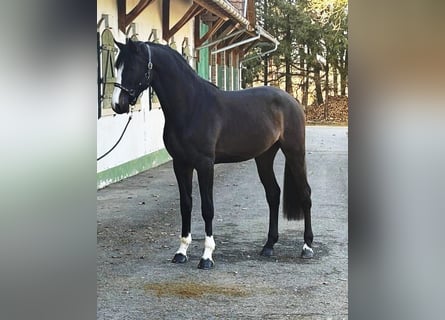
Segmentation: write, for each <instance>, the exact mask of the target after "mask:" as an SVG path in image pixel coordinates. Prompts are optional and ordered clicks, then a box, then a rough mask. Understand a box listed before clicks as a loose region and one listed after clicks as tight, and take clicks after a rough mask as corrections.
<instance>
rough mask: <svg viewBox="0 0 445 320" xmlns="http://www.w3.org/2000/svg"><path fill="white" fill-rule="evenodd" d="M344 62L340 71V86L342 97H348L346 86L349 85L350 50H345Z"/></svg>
mask: <svg viewBox="0 0 445 320" xmlns="http://www.w3.org/2000/svg"><path fill="white" fill-rule="evenodd" d="M344 57H345V58H344V60H343V61H342V69H341V70H340V76H341V80H340V86H341V95H342V96H345V95H346V86H347V83H348V79H347V77H348V50H347V49H346V50H345V55H344Z"/></svg>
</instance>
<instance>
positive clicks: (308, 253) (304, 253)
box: [301, 245, 314, 259]
mask: <svg viewBox="0 0 445 320" xmlns="http://www.w3.org/2000/svg"><path fill="white" fill-rule="evenodd" d="M301 257H302V258H303V259H312V258H313V257H314V250H312V248H310V247H309V246H306V245H304V247H303V250H301Z"/></svg>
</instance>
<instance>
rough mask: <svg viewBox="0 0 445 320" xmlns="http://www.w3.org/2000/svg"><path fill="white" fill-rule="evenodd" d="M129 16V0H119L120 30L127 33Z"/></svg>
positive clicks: (118, 22) (118, 19)
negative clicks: (126, 22) (126, 21)
mask: <svg viewBox="0 0 445 320" xmlns="http://www.w3.org/2000/svg"><path fill="white" fill-rule="evenodd" d="M126 18H127V0H117V24H118V27H119V30H120V31H122V32H123V33H125V29H126V28H127V25H126V24H125V19H126Z"/></svg>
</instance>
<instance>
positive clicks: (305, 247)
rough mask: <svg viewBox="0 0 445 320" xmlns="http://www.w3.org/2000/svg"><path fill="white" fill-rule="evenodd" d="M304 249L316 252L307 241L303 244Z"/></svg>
mask: <svg viewBox="0 0 445 320" xmlns="http://www.w3.org/2000/svg"><path fill="white" fill-rule="evenodd" d="M304 250H309V251H310V252H312V253H314V250H312V248H311V247H309V246H308V245H307V244H306V243H304V246H303V251H304Z"/></svg>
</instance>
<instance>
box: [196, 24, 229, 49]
mask: <svg viewBox="0 0 445 320" xmlns="http://www.w3.org/2000/svg"><path fill="white" fill-rule="evenodd" d="M196 20H197V21H199V20H198V19H196ZM224 23H225V21H224V20H223V19H218V20H217V21H215V22H214V23H213V24H212V27H211V28H210V29H209V30H208V31H207V32H206V34H205V35H203V36H202V37H195V47H199V46H201V45H202V44H203V43H204V42H206V41H207V40H209V39H210V37H212V36H213V35H214V34H215V33H216V32H217V31H218V30H219V29H220V28H221V27H222V25H223V24H224Z"/></svg>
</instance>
